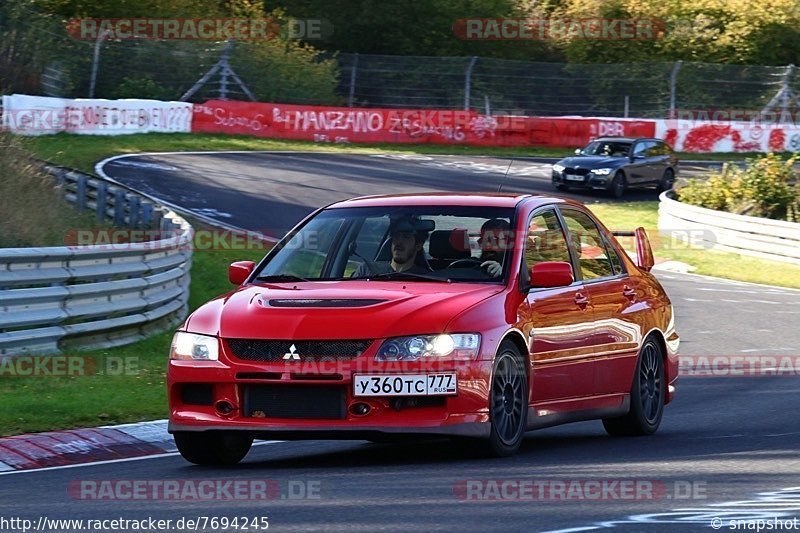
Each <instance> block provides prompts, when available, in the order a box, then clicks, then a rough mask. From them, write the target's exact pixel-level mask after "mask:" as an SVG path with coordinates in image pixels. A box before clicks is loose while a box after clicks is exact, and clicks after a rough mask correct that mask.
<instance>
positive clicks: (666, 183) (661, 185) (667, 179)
mask: <svg viewBox="0 0 800 533" xmlns="http://www.w3.org/2000/svg"><path fill="white" fill-rule="evenodd" d="M674 183H675V171H674V170H672V169H671V168H668V169H666V170H665V171H664V176H663V177H662V178H661V181H659V182H658V187H656V191H658V192H659V193H662V192H664V191H668V190H670V189H671V188H672V186H673V184H674Z"/></svg>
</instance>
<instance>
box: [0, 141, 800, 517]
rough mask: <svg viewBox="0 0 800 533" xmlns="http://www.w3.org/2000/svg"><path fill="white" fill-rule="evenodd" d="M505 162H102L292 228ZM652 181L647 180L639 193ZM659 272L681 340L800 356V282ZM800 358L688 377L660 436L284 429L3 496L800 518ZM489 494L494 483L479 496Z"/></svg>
mask: <svg viewBox="0 0 800 533" xmlns="http://www.w3.org/2000/svg"><path fill="white" fill-rule="evenodd" d="M507 165H508V160H502V159H489V158H487V159H483V158H481V159H477V158H472V159H468V158H463V157H429V156H413V157H402V158H398V157H396V156H393V157H380V156H353V155H337V154H297V153H294V154H265V153H247V154H244V153H242V154H214V155H186V154H183V155H164V156H137V157H135V158H125V159H121V160H119V159H118V160H115V161H113V162H111V163H109V164H107V165H106V166H105V168H104V171H105V172H106V173H107V174H108V175H109V176H111V177H113V178H114V179H116V180H118V181H120V182H122V183H125V184H127V185H130V186H132V187H135V188H137V189H140V190H142V191H143V192H146V193H149V194H152V195H154V196H158V197H160V198H163V199H165V200H167V201H169V202H171V203H173V204H176V205H179V206H181V207H183V208H186V209H189V210H192V211H193V212H196V213H201V214H204V215H206V216H208V217H211V218H215V219H218V220H220V221H222V222H225V223H228V224H232V225H236V226H241V227H246V228H248V229H252V230H264V229H272V230H274V231H275V232H280V231H283V230H285V229H286V228H288V227H290V226H291V225H292V224H293V223H294V222H296V221H297V220H298V219H299V218H300V217H302V216H303V215H304V214H306V213H307V212H309V211H310V210H311V209H312V208H314V207H317V206H320V205H324V204H328V203H330V202H333V201H335V200H338V199H341V198H346V197H350V196H356V195H364V194H378V193H387V192H409V191H422V190H432V189H434V190H474V191H479V190H496V189H497V186H498V183H499V180H500V178H501V177H502V175H503V173H504V171H505V168H506V166H507ZM548 171H549V166H548V165H546V164H544V163H537V162H535V161H517V162H515V163H514V165H513V166H512V169H511V172H510V173H509V178H508V180H507V182H506V184H505V186H504V190H508V191H511V190H514V191H530V192H541V191H544V192H550V184H549V176H548ZM431 184H435V187H432V186H431ZM575 196H576V197H577V198H579V199H581V200H583V201H587V202H592V201H595V200H601V201H607V200H608V198H607V197H602V196H592V195H575ZM654 197H655V193H654V192H649V191H648V192H640V193H635V194H633V195H631V197H630V198H631V199H652V198H654ZM659 278H660V279H661V280H662V282H663V284H664V285H665V287H666V289H667V291H668V293H669V294H670V297H671V298H672V300H673V304H674V305H675V309H676V316H677V325H678V331H679V333H680V334H681V337H682V345H681V352H682V354H684V355H691V356H713V355H724V356H734V355H735V356H743V357H755V356H760V355H765V356H772V357H773V358H774V359H775V360H778V359H777V357H778V356H791V357H792V358H793V360H794V358H795V357H797V356H798V348H797V347H798V345H800V328H799V327H798V325H799V324H800V291H792V290H782V289H774V288H770V287H763V286H756V285H748V284H741V283H734V282H728V281H723V280H714V279H710V278H702V277H698V276H689V275H679V274H671V273H661V274H659ZM795 364H798V363H795ZM798 372H800V368H798V367H797V366H795V367H794V372H792V374H794V375H793V376H777V375H767V376H760V377H707V376H705V377H704V376H694V377H684V378H683V379H681V380H680V381H679V385H678V392H677V398H676V400H675V402H674V403H673V404H671V405H670V406H669V407H668V408H667V409H666V411H665V415H664V420H663V422H662V425H661V429H660V430H659V432H658V434H657V435H655V436H652V437H645V438H635V439H614V438H610V437H607V436H606V434H605V432H604V431H603V428H602V425H601V424H600V422H584V423H580V424H573V425H569V426H562V427H558V428H551V429H546V430H540V431H537V432H533V433H530V434H529V435H528V437H527V439H526V441H525V443H524V444H523V447H522V449H521V451H520V453H519V454H518V455H517V456H515V457H512V458H508V459H482V458H476V457H475V456H473V455H472V454H470V453H469V452H467V451H465V450H463V449H460V448H459V447H458V446H456V445H454V444H452V443H449V442H446V441H434V442H426V443H405V444H372V443H367V442H364V441H346V442H343V441H340V442H327V441H312V442H278V443H267V444H263V445H260V446H257V447H254V448H253V450H252V451H251V452H250V455H248V457H247V459H246V460H245V462H244V463H243V464H242V465H240V466H238V467H235V468H231V469H214V468H202V467H193V466H190V465H189V464H188V463H186V462H184V461H183V460H182V459H181V458H180V457H179V456H176V455H171V456H166V457H159V458H149V459H144V460H139V461H132V462H130V461H129V462H119V463H113V464H101V465H91V466H82V467H78V468H66V469H53V470H47V471H38V472H36V471H34V472H25V473H15V474H10V475H3V474H0V495H2V497H3V500H4V501H5V502H10V503H11V504H12V506H13V509H14V513H15V514H16V515H18V516H21V517H27V518H31V519H33V520H34V522H35V521H36V520H37V519H38V517H39V516H41V515H42V514H43V513H44V512H45V509H47V513H48V517H49V518H55V517H60V518H87V519H88V518H92V519H100V518H118V517H123V518H136V519H141V518H146V517H148V516H153V517H155V518H160V519H167V518H171V519H173V520H177V519H179V518H181V517H197V516H227V517H234V516H248V517H251V518H252V517H256V516H268V517H269V525H270V529H275V530H281V531H290V530H292V531H293V530H300V529H302V530H317V531H356V532H361V531H363V532H372V531H435V530H438V531H453V530H459V531H488V530H498V531H499V530H502V531H588V530H595V529H616V530H620V531H630V532H638V531H671V532H683V531H708V530H711V528H710V527H709V526H710V524H711V523H712V519H713V518H714V517H720V519H721V520H722V522H721V523H720V522H717V523H715V525H722V528H723V529H725V530H729V526H728V522H727V521H728V520H729V519H731V518H759V517H760V518H764V519H768V518H772V517H776V516H777V517H784V518H792V517H795V516H796V517H800V489H798V488H796V489H795V490H794V491H791V490H786V489H790V488H792V487H798V486H800V482H798V480H800V454H799V453H798V451H799V450H800V416H798V412H800V377H798ZM766 373H767V374H769V372H766ZM773 374H774V373H773ZM86 479H93V480H120V479H136V480H185V479H191V480H200V479H215V480H218V479H236V480H242V479H244V480H257V479H269V480H274V481H276V482H277V483H278V485H279V486H280V489H281V494H282V495H283V496H287V497H286V498H281V497H276V499H274V500H272V501H267V502H264V501H242V500H237V501H229V502H218V501H217V502H210V503H209V502H204V503H202V502H181V501H177V502H176V501H163V500H160V501H113V502H108V501H97V500H79V499H75V497H74V494H70V493H68V486H69V483H70V481H74V480H86ZM489 480H497V481H504V480H505V481H511V482H516V481H525V480H527V481H530V480H540V481H547V482H550V481H553V480H555V481H564V482H569V481H571V480H576V481H577V480H580V481H587V480H600V481H608V482H613V481H617V482H622V481H624V480H629V481H630V480H636V481H637V482H641V483H650V484H651V485H650V486H654V487H656V488H657V489H658V490H654V491H652V493H650V492H645V493H641V492H637V493H636V495H634V497H632V498H630V497H628V498H614V497H613V495H610V496H608V497H605V498H601V499H580V498H573V499H570V500H568V501H556V502H553V501H542V499H539V500H536V499H535V498H530V497H528V498H525V497H524V496H523V497H521V498H514V497H513V495H511V497H512V498H511V500H510V501H508V500H507V501H498V498H497V497H496V493H492V492H489V491H486V488H487V487H489V486H490V484H489V483H488V481H489ZM470 483H471V484H470ZM290 485H291V486H294V487H298V486H302V487H306V488H308V487H314V490H317V489H318V497H317V498H313V499H293V498H291V497H288V495H289V492H288V491H289V487H290ZM34 487H35V490H32V489H33V488H34ZM465 487H473V488H474V487H483V489H479V490H477V491H473V492H470V491H466V490H465ZM687 487H688V489H687ZM765 492H771V493H774V494H772V495H771V496H764V495H763V494H761V493H765ZM493 494H494V496H495V497H492V495H493ZM534 494H535V493H534ZM610 494H615V495H619V492H612V493H610ZM760 494H761V495H760ZM481 495H483V496H484V497H487V496H488V497H489V498H490V499H489V500H484V501H476V498H478V497H480V496H481ZM467 496H469V497H467ZM686 496H693V497H690V498H686ZM545 500H546V499H545Z"/></svg>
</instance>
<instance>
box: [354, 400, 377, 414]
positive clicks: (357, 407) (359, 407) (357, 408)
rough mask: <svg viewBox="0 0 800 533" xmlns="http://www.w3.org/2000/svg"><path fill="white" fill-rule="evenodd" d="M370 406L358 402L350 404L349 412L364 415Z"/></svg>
mask: <svg viewBox="0 0 800 533" xmlns="http://www.w3.org/2000/svg"><path fill="white" fill-rule="evenodd" d="M371 409H372V408H371V407H370V406H369V404H367V403H363V402H359V403H354V404H353V405H351V406H350V412H351V413H353V414H354V415H358V416H364V415H365V414H367V413H369V412H370V410H371Z"/></svg>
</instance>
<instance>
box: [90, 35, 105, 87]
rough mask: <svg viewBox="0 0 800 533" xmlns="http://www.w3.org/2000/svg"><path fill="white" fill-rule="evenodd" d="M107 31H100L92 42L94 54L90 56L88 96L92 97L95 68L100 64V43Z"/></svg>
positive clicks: (95, 76) (95, 77)
mask: <svg viewBox="0 0 800 533" xmlns="http://www.w3.org/2000/svg"><path fill="white" fill-rule="evenodd" d="M107 34H108V31H106V30H104V31H102V32H100V35H98V36H97V39H96V40H95V42H94V55H93V57H92V77H91V79H90V80H89V98H94V87H95V84H96V82H97V68H98V66H99V65H100V43H102V42H103V39H105V38H106V35H107Z"/></svg>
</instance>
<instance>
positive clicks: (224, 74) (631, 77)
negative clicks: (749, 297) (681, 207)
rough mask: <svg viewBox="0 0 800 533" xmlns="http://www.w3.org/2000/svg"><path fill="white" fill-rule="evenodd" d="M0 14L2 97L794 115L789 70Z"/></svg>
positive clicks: (794, 81)
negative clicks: (211, 34)
mask: <svg viewBox="0 0 800 533" xmlns="http://www.w3.org/2000/svg"><path fill="white" fill-rule="evenodd" d="M0 14H2V15H3V16H2V17H0V92H3V93H11V92H20V93H27V94H43V95H50V96H64V97H88V96H94V97H98V98H133V97H136V98H156V99H162V100H163V99H183V100H188V101H204V100H206V99H208V98H223V99H232V100H233V99H238V100H246V99H256V100H259V101H264V102H282V103H297V104H322V105H345V106H358V107H390V108H436V109H474V110H477V111H482V112H489V113H491V114H525V115H543V116H555V115H585V116H609V117H623V116H628V117H642V118H658V117H667V116H671V114H672V113H674V112H675V111H676V110H685V109H689V110H731V109H736V110H750V111H760V110H763V109H765V108H768V107H769V108H772V109H790V110H792V111H796V110H797V109H798V108H800V103H798V99H797V97H796V95H797V94H798V91H800V75H799V74H798V73H797V72H796V71H795V69H794V67H792V66H785V67H782V66H777V67H772V66H745V65H721V64H707V63H689V62H683V63H682V62H674V63H658V62H653V63H625V64H567V63H545V62H535V61H510V60H500V59H493V58H487V57H403V56H385V55H364V54H320V53H317V52H314V51H311V50H308V49H307V48H304V47H302V46H300V45H298V44H297V43H287V42H284V41H278V40H276V41H270V42H261V43H254V42H237V43H230V44H229V45H226V44H225V43H213V42H204V41H157V40H122V41H107V40H99V41H96V42H93V41H79V40H75V39H72V38H70V37H69V36H68V35H67V32H66V30H65V27H64V24H63V22H62V21H59V20H56V19H54V18H51V17H48V16H45V15H42V14H40V13H32V12H29V11H24V10H21V9H20V10H17V11H15V10H14V9H13V6H10V7H6V8H0ZM226 50H227V51H226ZM200 82H202V83H200Z"/></svg>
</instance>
